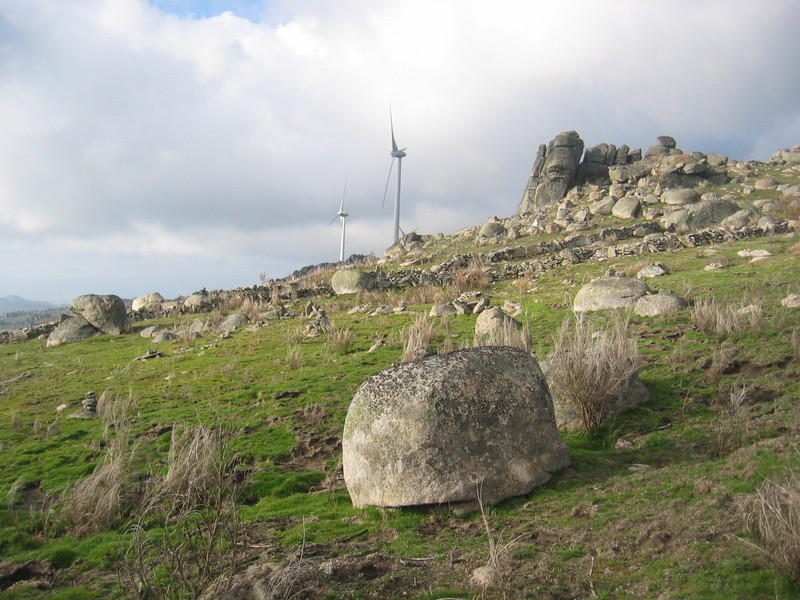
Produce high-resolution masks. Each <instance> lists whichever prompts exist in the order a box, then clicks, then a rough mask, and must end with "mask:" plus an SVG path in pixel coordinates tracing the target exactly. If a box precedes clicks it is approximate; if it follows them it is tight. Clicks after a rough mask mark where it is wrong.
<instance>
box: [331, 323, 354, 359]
mask: <svg viewBox="0 0 800 600" xmlns="http://www.w3.org/2000/svg"><path fill="white" fill-rule="evenodd" d="M355 339H356V336H355V334H354V333H353V332H352V331H350V330H349V329H347V328H345V329H334V330H333V331H332V332H331V334H330V336H329V337H328V350H329V351H331V352H340V353H342V354H347V353H348V352H350V350H352V349H353V343H354V342H355Z"/></svg>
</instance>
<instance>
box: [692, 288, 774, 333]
mask: <svg viewBox="0 0 800 600" xmlns="http://www.w3.org/2000/svg"><path fill="white" fill-rule="evenodd" d="M689 314H690V316H691V319H692V323H694V325H695V327H697V329H699V330H700V331H702V332H703V333H708V334H712V335H716V336H717V337H719V338H720V339H722V340H724V339H727V338H728V337H729V336H731V335H734V334H737V333H741V332H743V331H748V330H749V331H753V332H755V333H758V332H759V331H761V328H762V326H763V323H764V311H763V309H762V307H761V305H760V304H750V305H747V306H742V307H741V308H739V309H735V308H733V307H730V306H720V305H718V304H717V302H716V301H715V300H714V299H713V298H711V299H700V300H696V301H695V302H694V304H693V305H692V306H691V307H690V308H689Z"/></svg>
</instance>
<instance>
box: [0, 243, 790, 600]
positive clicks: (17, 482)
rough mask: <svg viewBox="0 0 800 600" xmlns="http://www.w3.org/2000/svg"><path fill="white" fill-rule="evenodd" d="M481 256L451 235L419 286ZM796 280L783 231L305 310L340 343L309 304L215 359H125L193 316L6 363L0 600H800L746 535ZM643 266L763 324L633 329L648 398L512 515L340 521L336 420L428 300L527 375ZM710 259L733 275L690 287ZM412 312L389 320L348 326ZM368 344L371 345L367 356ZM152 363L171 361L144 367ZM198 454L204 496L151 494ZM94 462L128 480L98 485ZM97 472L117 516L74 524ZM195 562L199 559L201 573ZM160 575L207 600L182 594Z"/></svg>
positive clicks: (0, 352)
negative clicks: (616, 279) (465, 257)
mask: <svg viewBox="0 0 800 600" xmlns="http://www.w3.org/2000/svg"><path fill="white" fill-rule="evenodd" d="M523 241H524V240H523ZM528 241H529V242H530V240H528ZM518 243H521V242H518ZM493 249H496V248H489V249H487V248H483V247H476V246H475V244H474V241H472V242H470V240H469V239H468V238H464V237H463V236H462V238H460V239H458V240H456V239H455V238H454V237H452V236H451V237H445V238H443V239H441V240H439V241H437V242H436V243H435V244H433V245H431V246H430V247H429V248H427V249H426V250H425V255H424V256H422V257H418V258H417V261H416V264H417V266H425V265H426V264H436V263H437V262H441V261H442V260H443V259H444V258H446V257H447V256H449V255H452V253H453V252H454V251H459V252H470V253H481V252H488V251H491V250H493ZM744 249H766V250H769V252H771V254H772V256H771V257H769V258H767V259H765V260H762V261H760V262H750V259H749V258H746V257H741V256H739V255H738V252H739V251H741V250H744ZM799 256H800V246H798V239H797V237H796V236H795V235H794V234H793V233H789V234H779V235H775V236H769V237H765V238H760V239H745V240H741V241H736V242H729V243H722V244H718V245H716V246H713V247H704V248H686V249H681V250H677V251H673V252H669V253H664V254H659V255H652V256H627V257H617V258H613V259H609V260H608V261H606V262H587V263H582V264H577V265H569V266H562V267H560V268H558V269H553V270H550V271H548V272H546V273H544V274H539V275H537V276H529V277H521V278H518V279H512V280H505V281H500V282H495V283H491V282H490V281H489V280H488V278H485V277H483V278H481V277H478V276H474V277H472V278H470V277H466V276H465V277H464V278H463V279H462V280H461V281H460V285H461V286H462V287H460V288H458V289H456V288H455V287H451V288H449V289H444V288H427V287H425V288H420V287H417V288H410V289H407V290H405V291H401V290H389V291H377V292H374V293H368V294H363V295H360V296H358V297H338V298H337V297H318V298H314V299H313V301H314V303H315V304H317V305H318V306H321V307H323V308H324V309H325V310H326V312H327V314H328V316H329V317H330V318H331V320H332V322H333V325H334V328H335V332H334V333H333V334H321V335H316V336H313V337H308V336H307V335H306V333H305V325H306V324H307V322H308V319H307V318H306V317H303V316H302V314H303V308H304V305H305V300H303V301H298V302H296V303H295V304H293V305H289V306H287V308H288V309H289V311H290V312H291V313H292V314H293V315H294V316H293V317H292V318H288V319H280V320H269V321H265V322H263V323H262V324H260V325H258V326H252V327H249V328H248V327H245V328H240V329H239V330H237V331H235V332H234V333H233V335H231V336H230V337H227V338H220V337H219V336H217V335H205V336H202V337H200V338H198V339H196V340H191V341H190V340H189V338H188V337H187V338H184V339H182V340H177V341H174V342H166V343H163V344H158V345H157V346H156V345H154V344H152V343H151V342H150V340H148V339H145V338H142V337H140V336H139V335H138V332H139V331H141V330H142V329H143V328H145V327H146V326H149V325H153V324H158V325H162V326H170V327H175V328H176V329H184V330H185V329H186V326H188V323H189V322H191V321H193V320H194V319H196V318H200V319H203V320H206V319H219V318H220V316H222V315H219V314H214V315H184V316H180V317H175V318H172V319H162V320H159V321H147V322H140V323H136V324H135V326H134V332H133V334H132V335H123V336H108V335H104V336H100V337H97V338H94V339H91V340H88V341H85V342H81V343H78V344H71V345H66V346H59V347H54V348H46V347H45V345H44V342H43V341H42V340H31V341H28V342H24V343H17V344H10V345H5V346H0V556H2V557H3V560H4V561H7V562H4V563H2V565H0V590H3V591H2V594H3V597H4V598H13V599H17V598H49V599H50V598H52V599H66V598H135V597H138V596H139V592H138V591H137V588H138V590H147V589H148V588H150V589H152V590H153V593H154V594H156V593H158V594H160V596H155V595H154V596H153V597H174V598H179V597H192V593H195V592H196V595H197V596H200V595H201V593H202V591H203V590H202V589H201V588H202V586H201V585H199V583H198V582H200V583H203V582H205V583H204V585H205V584H209V585H210V582H211V581H212V580H213V579H214V577H215V576H216V575H217V574H218V573H225V572H227V573H240V574H241V573H244V572H245V571H246V570H247V569H248V568H249V569H250V574H251V575H252V576H254V577H256V576H258V577H260V578H261V580H262V581H263V582H264V583H263V586H265V587H264V589H266V590H268V592H269V594H272V595H267V596H263V595H262V597H271V598H331V599H332V598H400V597H413V598H473V597H484V598H553V599H556V598H584V597H585V598H589V597H599V598H634V597H635V598H664V599H667V598H698V599H699V598H722V597H724V598H794V597H800V592H798V589H797V588H796V587H794V586H793V584H791V583H789V582H788V581H787V580H786V579H785V578H784V577H783V576H781V575H780V574H778V572H777V571H776V569H775V568H774V566H773V565H772V564H771V563H770V562H769V560H768V559H767V557H766V556H765V555H763V554H762V553H761V552H760V551H759V550H758V549H757V548H756V547H755V546H753V545H752V544H751V543H748V535H747V534H746V532H745V528H744V521H743V515H744V512H745V511H744V509H743V503H744V502H745V500H746V498H747V497H749V496H750V495H752V494H753V493H754V491H755V490H756V489H757V488H758V486H759V485H761V484H762V482H764V481H765V479H771V480H775V481H783V480H785V479H786V478H787V477H788V476H789V475H790V474H791V473H793V472H796V470H797V468H798V456H799V455H798V452H797V443H798V439H800V438H799V436H800V425H798V423H800V405H798V398H800V383H798V382H799V381H800V333H798V332H799V331H800V329H798V327H799V326H800V308H787V307H784V306H782V305H781V302H780V301H781V300H782V299H783V298H785V297H786V296H787V295H788V294H790V293H797V292H800V289H799V288H800V278H799V277H798V269H800V265H798V257H799ZM654 260H659V261H661V262H663V263H664V264H665V265H666V266H667V267H668V269H669V271H670V273H669V274H668V275H666V276H664V277H660V278H657V279H653V280H650V281H648V284H649V285H650V286H651V288H653V289H654V290H657V289H659V288H668V289H670V290H672V291H674V292H677V293H680V294H682V295H684V296H685V297H687V298H688V299H690V300H693V301H695V302H697V301H698V300H701V299H711V298H713V299H715V301H716V302H717V303H719V304H721V305H723V306H730V307H734V308H739V307H742V306H747V305H755V306H756V307H757V313H756V317H754V318H752V319H749V320H747V321H746V323H745V324H744V325H743V327H742V329H741V330H740V331H737V332H733V333H729V334H719V333H709V332H706V331H702V330H701V329H700V328H699V327H698V325H697V324H696V323H695V322H694V321H693V319H692V313H691V311H690V310H685V311H682V312H680V313H678V314H676V315H674V316H672V317H668V318H667V317H656V318H643V317H637V316H633V315H632V316H630V325H629V331H630V332H631V334H632V335H634V336H635V337H636V338H637V339H638V341H639V348H640V351H641V353H642V355H643V357H644V365H643V367H642V368H641V371H640V375H641V378H642V380H643V381H644V382H645V383H646V384H647V386H648V387H649V389H650V391H651V393H652V400H651V401H650V402H649V403H647V404H646V405H642V406H640V407H639V408H637V409H635V410H633V411H631V412H629V413H626V414H624V415H622V416H621V417H619V418H618V419H616V420H615V421H613V422H611V423H608V424H606V425H604V426H603V427H602V429H601V430H600V432H599V435H597V436H596V437H593V438H590V437H587V436H586V435H584V434H581V433H570V434H565V435H564V437H565V441H566V442H567V445H568V447H569V450H570V454H571V457H572V465H571V466H570V467H569V468H568V469H566V470H565V471H564V472H561V473H559V474H558V475H557V476H556V477H555V478H554V479H553V480H552V481H551V482H550V483H549V484H548V485H547V486H546V487H544V488H543V489H540V490H537V491H535V492H533V493H531V494H530V495H528V496H526V497H521V498H514V499H510V500H507V501H505V502H504V503H502V504H500V505H498V506H493V507H489V508H488V509H487V510H486V512H485V514H483V515H482V514H480V513H479V512H475V513H469V514H463V515H457V514H453V513H451V512H449V511H448V510H444V509H443V510H431V509H403V510H378V509H366V510H356V509H354V508H353V507H352V505H351V504H350V502H349V498H348V495H347V492H346V490H345V488H344V485H343V481H342V478H341V465H340V456H341V431H342V426H343V423H344V417H345V414H346V411H347V407H348V404H349V402H350V400H351V398H352V396H353V394H354V392H355V390H356V389H357V387H358V386H359V384H360V383H362V382H363V381H364V380H365V379H366V378H367V377H369V376H370V375H371V374H373V373H375V372H377V371H379V370H381V369H383V368H385V367H388V366H389V365H391V364H393V363H395V362H397V361H398V360H400V358H401V356H402V354H403V337H404V336H403V333H404V331H407V330H408V328H409V327H411V325H412V324H413V323H414V322H415V320H417V319H418V316H419V315H423V314H427V312H428V311H429V310H430V307H431V305H432V303H433V302H434V301H436V300H439V299H452V297H454V296H455V295H457V293H459V292H461V291H468V289H465V288H464V287H463V286H467V287H471V288H473V289H474V288H479V291H480V292H481V293H482V294H483V295H486V296H489V297H490V298H491V301H492V304H494V305H503V303H504V302H505V301H506V300H508V301H511V302H516V303H519V304H520V305H521V307H522V316H521V317H519V319H520V320H521V321H523V322H524V323H525V324H527V326H528V327H529V329H530V332H531V337H532V342H533V344H532V345H533V350H532V352H533V354H534V356H536V357H538V358H543V357H544V356H546V354H547V353H548V351H549V350H550V349H551V348H552V345H553V336H554V335H555V334H556V332H557V331H558V329H559V327H560V326H561V324H562V322H563V321H564V319H566V318H570V317H571V311H570V308H569V306H570V302H571V300H572V298H573V297H574V295H575V293H576V292H577V290H578V289H579V287H580V285H581V284H582V283H583V282H586V281H588V280H589V279H591V278H593V277H598V276H600V275H602V274H603V273H604V271H605V270H606V269H607V268H609V267H614V268H616V269H618V270H624V271H627V272H629V273H635V272H636V271H638V269H639V268H640V267H641V266H644V265H646V264H648V263H649V262H652V261H654ZM712 261H714V262H720V263H721V264H723V265H724V266H723V268H721V269H719V270H715V271H706V270H704V267H705V266H706V265H708V264H709V263H710V262H712ZM386 268H389V269H390V268H392V266H391V265H388V266H387V267H386ZM475 268H477V269H478V270H480V268H481V267H480V266H478V267H475ZM403 301H404V302H406V303H407V309H406V311H403V312H397V313H391V314H384V315H379V316H372V315H371V314H370V313H368V312H351V311H350V309H351V308H353V307H354V306H362V307H368V308H370V309H374V308H376V307H378V306H380V305H390V306H398V305H399V304H400V303H401V302H403ZM475 318H476V317H475V316H474V315H469V316H453V317H447V318H430V322H431V323H432V325H433V327H434V331H435V336H434V340H433V342H432V345H433V346H434V347H436V348H438V349H439V350H440V351H447V350H451V349H454V348H459V347H463V346H469V345H472V343H473V340H472V331H473V329H474V324H475ZM607 318H608V317H607V315H593V316H592V319H595V320H597V321H598V322H599V323H604V322H606V319H607ZM379 339H382V340H384V341H385V344H384V345H383V346H382V347H380V348H378V349H377V350H375V351H372V352H369V351H368V350H369V349H370V348H371V347H372V346H373V344H374V343H375V342H376V341H377V340H379ZM154 346H155V348H156V349H157V350H158V351H160V352H161V353H163V356H160V357H155V358H148V359H144V360H138V359H140V358H141V357H143V356H145V355H146V353H147V352H148V350H150V349H152V348H153V347H154ZM88 391H93V392H95V393H96V395H97V396H98V397H100V396H101V395H102V396H103V398H102V400H101V405H100V407H99V409H100V410H99V414H100V416H93V417H91V418H88V419H82V418H68V417H69V415H71V414H73V413H75V412H77V411H79V409H80V408H81V405H80V401H81V399H82V398H84V396H85V395H86V392H88ZM64 404H66V405H67V407H66V408H61V409H60V410H59V407H60V406H61V405H64ZM198 431H206V432H220V433H221V437H220V438H213V439H212V438H203V439H204V440H205V442H207V443H208V445H207V446H205V448H206V450H207V451H208V453H209V454H213V452H214V451H215V450H218V451H219V454H218V456H219V457H221V458H218V459H217V460H216V461H215V460H210V461H208V462H204V461H205V458H204V457H203V456H201V455H200V454H197V455H189V454H185V456H187V457H188V458H187V460H188V463H187V464H188V465H189V467H188V468H186V469H185V472H184V477H185V479H184V480H183V481H182V482H181V484H180V485H183V486H186V487H184V488H181V489H182V490H183V489H189V488H190V487H191V486H196V487H195V488H193V489H195V490H199V492H198V494H199V495H198V498H200V499H201V501H199V502H198V503H196V504H191V503H190V502H189V501H188V500H185V498H188V497H189V496H188V492H186V494H185V495H180V496H179V495H178V494H177V493H176V494H172V495H168V494H166V493H162V494H161V495H159V494H158V493H155V492H154V491H153V490H154V489H156V488H157V482H161V481H162V480H163V478H165V477H168V476H170V475H171V474H174V473H178V472H179V471H180V469H179V468H178V466H176V465H177V464H178V462H179V461H178V460H177V459H176V458H175V456H174V455H179V454H180V452H178V451H177V450H179V449H180V448H184V449H186V448H187V447H188V446H189V445H190V441H191V440H198V439H200V438H198V437H197V436H196V435H195V434H196V433H197V432H198ZM192 435H195V437H192ZM215 440H216V441H215ZM171 444H172V448H173V455H172V456H171V455H170V445H171ZM181 444H183V445H181ZM206 458H207V457H206ZM112 459H113V460H116V461H117V462H113V460H112ZM110 464H114V465H117V466H119V469H120V471H118V472H117V473H119V472H122V471H125V473H124V474H122V475H119V477H118V479H113V477H111V476H110V475H108V473H110V472H111V469H109V468H108V466H109V465H110ZM104 465H105V467H106V471H105V473H106V475H108V477H106V479H104V480H103V482H104V483H102V484H101V485H100V486H99V487H100V488H102V489H101V490H100V491H101V492H108V491H109V490H111V489H112V488H113V487H114V482H117V483H118V484H119V485H120V486H121V492H120V493H119V494H117V496H113V495H112V494H110V493H103V494H99V495H95V496H92V498H93V499H94V500H92V502H93V503H90V506H89V507H88V508H86V507H84V508H83V509H80V507H79V506H78V504H77V502H76V500H75V496H69V495H68V494H65V490H69V489H70V486H74V485H75V484H76V483H77V482H80V481H82V480H85V479H86V478H87V477H89V476H90V475H92V474H93V473H97V472H98V469H99V467H101V466H104ZM209 465H210V466H209ZM206 467H208V471H205V470H204V469H206ZM206 473H207V475H205V474H206ZM201 479H202V480H203V482H204V483H202V485H201V484H200V483H198V481H200V480H201ZM158 489H161V488H158ZM117 491H119V490H117ZM181 494H183V492H181ZM115 497H116V498H121V500H119V510H118V511H117V512H114V511H113V510H110V509H111V508H113V507H112V504H113V502H112V500H111V498H115ZM97 498H101V499H100V500H97ZM177 498H179V499H177ZM232 500H235V501H236V503H237V506H238V508H236V509H235V510H231V508H230V507H231V504H230V502H231V501H232ZM148 501H149V502H150V504H148V503H147V502H148ZM106 509H109V510H106ZM70 511H71V512H70ZM76 511H77V512H76ZM208 524H211V525H213V526H214V527H218V529H216V530H215V531H216V532H217V533H215V534H214V535H209V528H208V527H206V525H208ZM795 533H796V534H797V533H798V532H797V531H796V532H795ZM192 540H194V541H195V542H196V541H197V540H200V541H202V543H201V544H199V545H197V546H196V547H195V546H192V543H193V542H192ZM797 541H798V540H796V539H793V540H787V544H788V543H789V542H792V543H797ZM205 548H212V549H213V550H214V552H213V553H212V554H211V555H210V556H205V557H204V556H200V555H201V554H202V551H203V549H205ZM192 553H194V554H192ZM176 557H178V558H179V559H180V560H179V561H178V562H179V563H180V564H181V565H183V567H185V569H186V570H187V572H192V573H195V575H192V576H191V577H189V579H191V580H193V581H194V582H195V584H197V589H195V590H188V589H187V586H183V587H181V582H180V581H179V579H180V577H176V576H175V575H174V573H175V571H174V566H175V564H176V560H178V558H176ZM137 560H138V566H137ZM180 561H183V562H180ZM487 563H490V564H492V565H493V566H494V569H493V570H492V571H491V574H492V575H491V578H490V579H491V580H490V581H489V584H490V585H489V586H488V587H484V586H483V585H482V584H481V583H480V582H479V581H476V580H474V579H473V573H474V572H475V569H477V568H479V567H481V566H484V565H486V564H487ZM192 565H194V566H192ZM193 568H196V569H198V570H197V571H191V569H193ZM169 573H171V574H169ZM197 573H201V574H202V575H203V577H205V578H206V579H203V578H202V577H200V575H197ZM15 581H19V583H14V582H15ZM484 583H485V582H484ZM262 591H263V590H262ZM263 593H267V592H263ZM243 597H244V596H243ZM251 597H256V596H251Z"/></svg>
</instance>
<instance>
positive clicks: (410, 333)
mask: <svg viewBox="0 0 800 600" xmlns="http://www.w3.org/2000/svg"><path fill="white" fill-rule="evenodd" d="M435 335H436V330H435V329H434V327H433V324H432V323H431V322H430V321H429V320H428V317H427V316H426V315H420V316H419V317H417V319H416V321H414V323H413V324H412V325H411V326H410V327H408V328H407V329H404V330H403V333H402V338H403V356H402V358H401V359H400V361H401V362H404V363H405V362H411V361H412V360H414V359H415V358H417V357H418V356H419V353H420V352H421V351H422V350H424V349H425V348H427V347H429V346H430V343H431V340H433V338H434V336H435Z"/></svg>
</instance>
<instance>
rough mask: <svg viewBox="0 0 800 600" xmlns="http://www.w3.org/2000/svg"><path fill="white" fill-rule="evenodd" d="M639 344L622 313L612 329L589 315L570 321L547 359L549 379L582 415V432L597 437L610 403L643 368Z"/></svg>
mask: <svg viewBox="0 0 800 600" xmlns="http://www.w3.org/2000/svg"><path fill="white" fill-rule="evenodd" d="M640 362H641V358H640V356H639V349H638V345H637V343H636V340H635V339H633V338H631V337H630V336H629V335H628V330H627V322H626V321H625V320H623V318H622V317H621V315H620V314H619V313H617V314H616V317H615V318H614V321H613V324H612V327H611V328H610V329H601V328H598V327H597V326H596V325H595V324H594V323H592V322H590V321H589V320H588V319H587V318H586V316H585V315H583V314H578V315H576V316H575V320H574V323H573V322H572V320H571V319H569V318H567V319H565V320H564V322H563V323H562V324H561V328H560V329H559V332H558V334H557V335H556V337H555V338H554V348H553V351H552V353H551V354H550V356H549V357H548V358H547V372H548V378H549V379H550V381H551V382H552V385H553V386H554V387H557V388H558V389H559V390H560V391H561V393H563V394H564V398H565V400H566V401H567V402H568V403H570V404H571V405H573V406H574V407H575V408H576V409H577V410H578V412H579V414H580V418H581V427H582V429H583V430H584V431H585V432H586V433H587V434H588V435H590V436H594V435H596V434H597V432H598V430H599V428H600V425H601V424H602V422H603V417H604V414H605V408H606V403H607V402H608V401H609V400H610V399H611V398H613V397H614V396H615V395H616V394H617V393H618V391H619V389H620V386H622V385H623V384H624V383H625V381H627V379H628V378H629V377H631V376H632V375H633V374H635V373H636V371H637V369H638V368H639V365H640Z"/></svg>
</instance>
